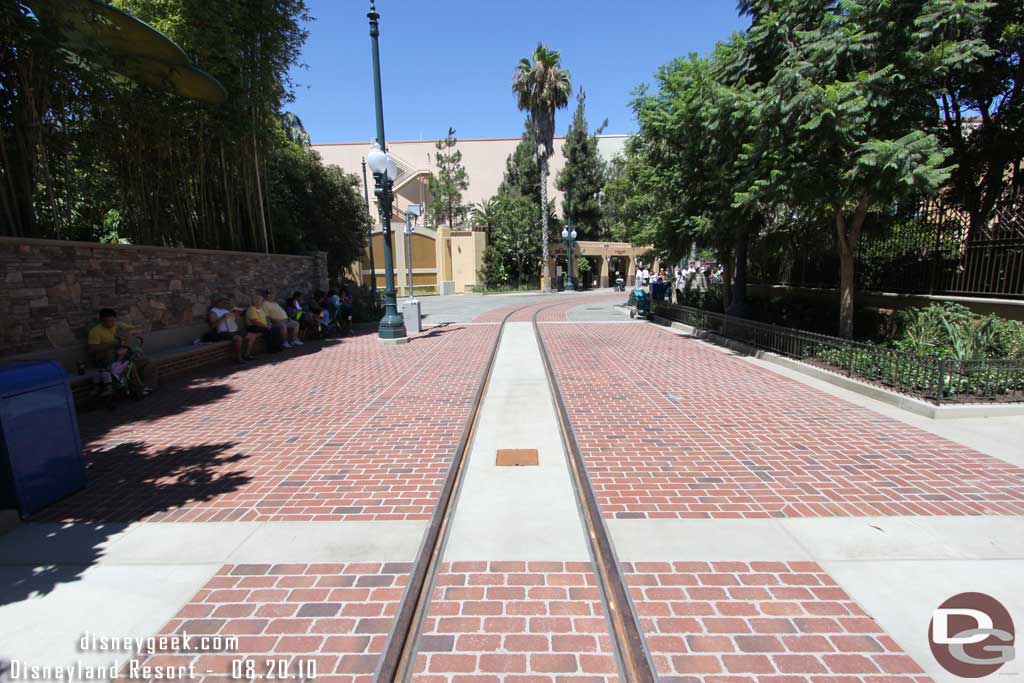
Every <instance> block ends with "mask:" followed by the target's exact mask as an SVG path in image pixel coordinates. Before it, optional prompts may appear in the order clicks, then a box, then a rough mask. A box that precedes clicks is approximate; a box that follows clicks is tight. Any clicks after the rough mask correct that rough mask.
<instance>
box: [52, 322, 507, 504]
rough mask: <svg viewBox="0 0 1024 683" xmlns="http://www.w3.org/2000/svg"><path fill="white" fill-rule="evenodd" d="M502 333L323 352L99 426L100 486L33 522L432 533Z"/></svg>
mask: <svg viewBox="0 0 1024 683" xmlns="http://www.w3.org/2000/svg"><path fill="white" fill-rule="evenodd" d="M497 331H498V328H497V326H488V325H483V326H469V327H458V326H452V327H448V328H444V329H441V330H437V331H434V332H428V333H426V334H425V335H424V336H421V337H419V338H416V339H414V340H413V341H412V342H410V343H409V344H406V345H403V346H398V347H393V346H389V347H385V346H381V345H380V344H379V343H378V341H377V339H376V335H373V334H366V335H362V336H357V337H353V338H348V339H345V340H344V341H343V342H340V343H328V344H326V345H324V346H322V347H319V348H318V343H311V344H307V345H306V346H304V347H302V349H301V350H300V351H298V352H292V353H291V354H290V355H289V352H287V351H286V352H284V353H282V354H278V355H275V356H271V357H269V358H268V359H267V360H264V361H263V362H262V363H261V364H259V365H253V366H245V367H243V368H237V369H232V370H228V371H226V372H224V373H222V374H221V375H220V376H217V377H213V378H210V379H206V380H194V381H192V382H191V383H189V384H188V385H185V386H182V385H178V386H173V385H172V386H170V387H167V388H165V389H164V390H162V391H160V392H158V393H156V394H154V395H153V396H151V397H150V398H148V399H146V400H145V401H143V402H141V403H139V404H134V405H130V406H123V407H122V408H120V409H119V410H118V411H117V412H116V413H115V414H114V415H113V416H112V417H108V416H105V415H96V414H88V415H86V416H84V417H83V420H82V425H83V441H84V443H85V446H86V449H87V452H88V460H89V464H90V470H89V471H90V485H89V487H88V488H87V489H86V490H85V491H83V492H81V493H79V494H77V495H75V496H73V497H71V498H69V499H68V500H67V501H64V502H62V503H58V504H57V505H55V506H53V507H51V508H49V509H48V510H46V511H44V512H43V513H41V514H40V515H38V516H37V517H36V519H35V521H132V520H137V519H145V520H149V521H189V522H202V521H337V520H342V519H346V520H349V519H352V520H388V519H392V520H393V519H406V520H411V519H427V518H429V516H430V513H431V512H432V511H433V508H434V504H435V498H436V494H437V492H438V491H439V490H440V486H441V482H442V480H443V478H444V475H445V473H446V471H447V468H448V465H449V462H450V458H451V456H452V454H453V452H454V450H455V447H456V445H457V443H458V440H459V438H460V436H461V433H462V430H463V427H464V425H465V420H466V418H467V416H468V415H469V410H470V408H471V404H472V401H473V396H474V394H475V390H476V387H477V385H478V383H479V381H480V379H481V377H482V375H483V372H484V368H485V366H486V361H487V357H488V354H489V353H490V351H491V349H492V348H493V345H494V342H495V340H496V338H497Z"/></svg>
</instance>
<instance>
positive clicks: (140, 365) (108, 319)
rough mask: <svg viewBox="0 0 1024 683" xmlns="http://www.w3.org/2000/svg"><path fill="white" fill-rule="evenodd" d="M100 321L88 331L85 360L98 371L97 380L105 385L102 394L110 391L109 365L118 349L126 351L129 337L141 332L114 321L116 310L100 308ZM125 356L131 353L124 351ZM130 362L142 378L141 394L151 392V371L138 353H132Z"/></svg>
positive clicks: (139, 329)
mask: <svg viewBox="0 0 1024 683" xmlns="http://www.w3.org/2000/svg"><path fill="white" fill-rule="evenodd" d="M99 317H100V321H99V323H98V324H97V325H94V326H93V328H92V329H91V330H89V338H88V342H89V346H88V350H89V359H90V360H91V361H92V365H93V367H94V368H96V369H98V370H100V371H101V373H100V381H101V382H102V383H103V384H104V385H105V386H104V389H103V394H104V395H108V394H110V393H111V391H112V388H111V386H110V384H111V376H110V374H109V373H110V366H111V364H112V363H113V362H114V361H115V360H117V355H118V348H120V347H122V346H123V347H124V348H126V349H130V346H129V341H130V340H131V337H132V336H133V335H140V334H142V329H141V328H139V327H136V326H134V325H129V324H128V323H123V322H120V321H119V320H118V319H117V311H115V310H114V309H112V308H104V309H103V310H101V311H100V314H99ZM127 353H131V352H130V351H128V352H127ZM131 356H132V362H133V364H134V366H135V369H136V370H137V371H138V373H139V377H140V378H141V379H142V385H143V386H142V393H144V394H148V393H150V391H152V389H151V388H150V386H151V385H152V379H153V376H152V375H153V370H154V368H153V367H151V366H150V364H149V361H147V360H146V358H145V357H144V356H143V355H142V353H141V352H137V353H133V354H131Z"/></svg>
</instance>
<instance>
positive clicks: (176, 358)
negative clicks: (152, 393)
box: [69, 341, 261, 404]
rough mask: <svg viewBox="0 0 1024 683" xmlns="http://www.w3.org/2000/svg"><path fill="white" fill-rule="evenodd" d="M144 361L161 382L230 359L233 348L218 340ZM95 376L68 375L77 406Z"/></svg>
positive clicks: (155, 355) (227, 343) (158, 352)
mask: <svg viewBox="0 0 1024 683" xmlns="http://www.w3.org/2000/svg"><path fill="white" fill-rule="evenodd" d="M260 343H261V342H260V341H258V342H257V344H256V346H257V348H259V347H260ZM146 358H148V359H149V362H150V363H152V364H153V365H155V366H156V370H155V372H156V377H157V382H159V383H163V382H164V381H166V380H168V379H170V378H172V377H176V376H180V375H185V374H189V373H190V372H192V371H194V370H198V369H200V368H204V367H208V366H210V365H217V364H220V363H223V362H226V361H230V360H233V359H234V349H233V348H232V344H231V342H229V341H218V342H211V343H208V344H189V345H188V346H180V347H176V348H171V349H164V350H162V351H157V352H155V353H147V354H146ZM94 373H95V371H94V370H91V369H90V370H89V371H88V372H87V373H86V374H84V375H77V374H75V375H71V374H70V373H69V379H70V382H71V393H72V395H73V396H74V397H75V402H76V403H78V404H81V402H82V399H83V398H85V397H86V396H87V395H88V393H89V392H90V390H91V388H92V377H93V375H94Z"/></svg>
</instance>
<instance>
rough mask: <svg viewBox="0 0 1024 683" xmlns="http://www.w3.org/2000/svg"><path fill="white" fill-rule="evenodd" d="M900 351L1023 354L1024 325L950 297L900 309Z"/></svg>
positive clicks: (957, 355) (955, 355) (972, 356)
mask: <svg viewBox="0 0 1024 683" xmlns="http://www.w3.org/2000/svg"><path fill="white" fill-rule="evenodd" d="M899 322H900V327H901V328H902V332H901V334H900V336H899V338H898V339H896V341H895V343H894V344H893V345H894V346H895V347H896V348H897V349H899V350H900V351H906V352H908V353H914V354H917V355H919V356H938V357H940V358H945V359H948V360H976V359H995V358H1024V326H1022V325H1021V323H1019V322H1017V321H1014V320H1005V319H1003V318H1000V317H999V316H996V315H987V316H985V317H983V318H976V317H975V316H974V315H973V314H972V313H971V310H970V309H969V308H967V307H966V306H961V305H960V304H955V303H951V302H948V301H945V302H942V303H939V304H932V305H931V306H928V307H926V308H917V309H910V310H907V311H902V312H900V313H899Z"/></svg>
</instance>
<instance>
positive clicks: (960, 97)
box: [916, 0, 1024, 239]
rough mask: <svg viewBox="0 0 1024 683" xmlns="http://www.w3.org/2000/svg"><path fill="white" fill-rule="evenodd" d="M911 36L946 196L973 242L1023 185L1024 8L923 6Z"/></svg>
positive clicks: (995, 0)
mask: <svg viewBox="0 0 1024 683" xmlns="http://www.w3.org/2000/svg"><path fill="white" fill-rule="evenodd" d="M916 29H917V38H918V40H919V49H920V50H921V53H922V54H921V59H922V64H921V68H922V70H923V71H924V72H925V73H927V74H930V75H931V79H932V83H931V91H932V92H936V93H938V99H939V104H940V107H939V113H940V117H941V118H940V121H941V126H940V127H939V137H940V139H941V140H942V142H943V144H944V145H945V146H946V147H948V148H949V149H950V150H951V155H950V158H949V161H950V163H951V164H952V165H953V166H954V169H953V175H952V177H951V185H952V188H951V193H950V194H951V197H952V198H953V199H954V200H955V201H957V202H958V203H959V204H960V205H961V206H962V207H963V208H964V210H965V211H966V212H967V214H968V216H969V217H970V229H969V232H968V236H969V237H968V238H969V239H976V238H978V237H980V235H981V230H982V228H984V227H985V226H987V225H988V224H989V222H990V221H991V219H992V216H993V211H994V210H995V208H996V207H997V206H998V204H999V202H1000V200H1002V199H1005V196H1006V194H1007V192H1008V190H1010V189H1011V187H1013V185H1012V184H1016V187H1015V188H1013V189H1015V190H1016V191H1017V192H1019V187H1020V186H1021V185H1024V175H1022V173H1021V164H1022V160H1024V82H1022V81H1024V3H1021V2H1019V1H1017V0H992V1H989V0H929V2H927V3H925V7H924V10H923V11H922V12H921V14H920V15H919V16H918V17H917V19H916Z"/></svg>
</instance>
